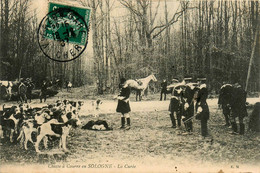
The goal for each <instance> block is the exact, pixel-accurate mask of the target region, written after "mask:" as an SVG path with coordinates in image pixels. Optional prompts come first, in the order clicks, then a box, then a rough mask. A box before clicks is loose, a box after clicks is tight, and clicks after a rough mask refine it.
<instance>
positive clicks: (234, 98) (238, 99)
mask: <svg viewBox="0 0 260 173" xmlns="http://www.w3.org/2000/svg"><path fill="white" fill-rule="evenodd" d="M246 95H247V93H246V91H245V90H244V89H243V88H242V87H241V85H239V84H238V83H235V84H234V88H233V91H232V95H231V104H230V105H231V117H230V121H231V126H232V130H233V134H237V133H238V128H237V124H236V118H238V120H239V134H240V135H243V134H244V133H245V125H244V123H243V119H244V117H246V116H247V110H246Z"/></svg>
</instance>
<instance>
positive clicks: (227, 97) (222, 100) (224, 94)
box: [218, 83, 233, 127]
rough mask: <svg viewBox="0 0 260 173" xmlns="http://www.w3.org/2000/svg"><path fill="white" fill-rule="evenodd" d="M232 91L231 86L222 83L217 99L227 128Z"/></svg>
mask: <svg viewBox="0 0 260 173" xmlns="http://www.w3.org/2000/svg"><path fill="white" fill-rule="evenodd" d="M232 90H233V86H232V85H231V84H227V83H223V85H222V86H221V88H220V91H219V97H218V105H219V108H222V112H223V115H224V117H225V121H226V123H225V125H224V126H227V127H229V126H230V125H231V123H230V113H231V107H230V102H231V96H232Z"/></svg>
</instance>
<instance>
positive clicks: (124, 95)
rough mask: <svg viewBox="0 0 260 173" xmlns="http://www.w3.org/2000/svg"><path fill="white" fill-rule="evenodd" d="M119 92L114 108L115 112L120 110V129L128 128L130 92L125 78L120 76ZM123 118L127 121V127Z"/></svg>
mask: <svg viewBox="0 0 260 173" xmlns="http://www.w3.org/2000/svg"><path fill="white" fill-rule="evenodd" d="M119 89H120V93H119V95H118V97H117V99H118V104H117V108H116V112H120V113H121V114H122V115H121V127H120V128H121V129H126V130H128V129H130V116H129V112H130V111H131V108H130V105H129V96H130V93H131V90H130V87H129V86H128V85H127V84H126V79H125V78H121V79H120V84H119ZM125 119H126V121H127V127H125Z"/></svg>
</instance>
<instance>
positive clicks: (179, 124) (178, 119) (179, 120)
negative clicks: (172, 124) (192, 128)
mask: <svg viewBox="0 0 260 173" xmlns="http://www.w3.org/2000/svg"><path fill="white" fill-rule="evenodd" d="M177 124H178V127H180V126H181V116H180V115H177Z"/></svg>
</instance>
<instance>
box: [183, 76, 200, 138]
mask: <svg viewBox="0 0 260 173" xmlns="http://www.w3.org/2000/svg"><path fill="white" fill-rule="evenodd" d="M184 81H185V83H186V88H185V90H184V93H183V97H184V100H185V102H184V106H183V107H184V112H183V116H184V118H183V122H184V125H185V127H186V131H187V132H188V133H189V134H191V133H192V131H193V124H192V117H193V116H194V100H195V98H194V94H195V92H196V90H198V87H197V84H196V83H191V81H192V78H191V77H187V78H184Z"/></svg>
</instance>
